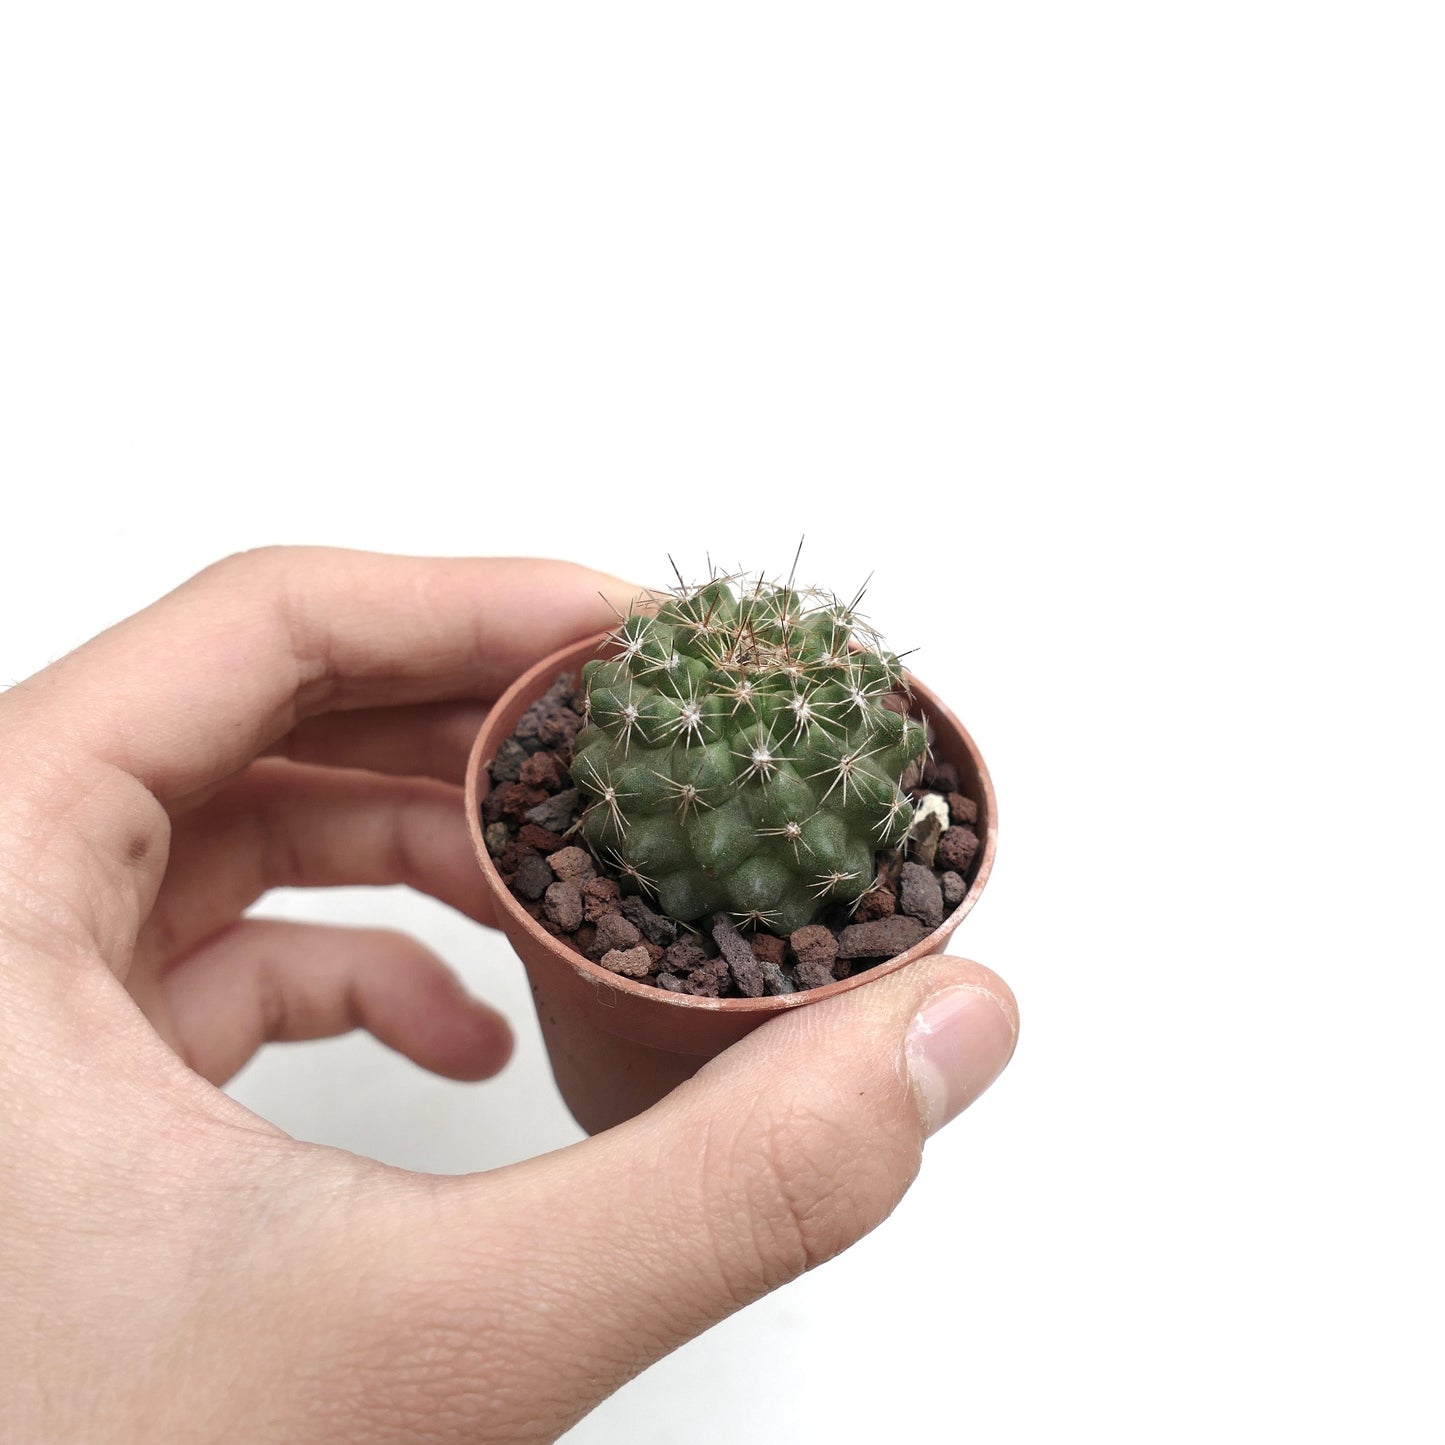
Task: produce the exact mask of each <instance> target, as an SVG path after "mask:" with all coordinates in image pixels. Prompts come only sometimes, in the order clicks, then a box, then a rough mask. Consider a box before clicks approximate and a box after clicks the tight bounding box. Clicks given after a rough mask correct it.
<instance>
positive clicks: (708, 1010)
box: [466, 634, 998, 1134]
mask: <svg viewBox="0 0 1445 1445" xmlns="http://www.w3.org/2000/svg"><path fill="white" fill-rule="evenodd" d="M608 650H609V649H608V648H607V646H606V637H605V634H598V635H597V636H595V637H590V638H588V639H586V640H585V641H582V642H577V643H573V644H572V646H570V647H565V648H563V649H562V650H561V651H559V652H555V653H553V654H552V656H550V657H547V658H544V659H543V660H542V661H541V662H539V663H537V665H536V666H535V667H533V668H531V669H530V670H529V671H527V672H526V673H524V674H523V675H522V676H521V677H520V678H518V679H517V681H516V682H515V683H513V684H512V686H511V687H510V688H508V689H507V691H506V693H505V694H504V695H503V696H502V697H501V699H500V700H499V701H498V702H497V704H496V706H495V707H494V708H492V710H491V711H490V712H489V713H488V714H487V720H486V722H485V723H484V724H483V725H482V730H481V732H480V733H479V734H478V735H477V740H476V742H475V744H474V745H473V747H472V753H471V758H470V760H469V762H468V764H467V779H466V809H467V826H468V828H469V829H470V830H471V836H472V847H473V848H474V849H475V851H476V855H477V862H478V863H479V864H480V865H481V869H482V878H483V881H484V885H485V887H486V889H487V891H488V892H489V893H490V895H491V898H492V903H493V906H494V908H495V911H496V914H497V917H498V919H499V921H500V924H501V927H502V931H503V932H504V933H505V934H506V935H507V938H508V940H509V941H510V942H511V944H512V947H513V948H515V949H516V950H517V953H518V954H519V955H520V956H521V959H522V962H523V964H524V965H525V966H526V969H527V977H528V979H529V980H530V981H531V985H532V996H533V998H534V999H535V1000H536V1003H537V1018H538V1020H539V1022H540V1023H541V1026H542V1038H543V1040H544V1042H545V1043H546V1045H547V1053H548V1056H549V1058H550V1059H551V1063H552V1074H553V1077H554V1078H555V1079H556V1080H557V1087H558V1088H559V1089H560V1090H561V1091H562V1098H563V1099H564V1100H565V1101H566V1104H567V1107H568V1108H569V1109H570V1110H571V1111H572V1116H573V1118H575V1119H576V1120H577V1122H578V1123H579V1124H580V1125H581V1126H582V1127H583V1128H584V1129H586V1130H587V1132H588V1133H590V1134H596V1133H598V1132H599V1131H600V1130H602V1129H607V1128H610V1127H611V1126H612V1125H613V1124H620V1123H621V1122H622V1121H623V1120H624V1119H630V1118H631V1117H632V1116H633V1115H634V1114H640V1113H641V1112H642V1111H643V1110H644V1109H646V1108H648V1107H649V1106H650V1105H652V1104H655V1103H656V1102H657V1101H658V1100H659V1099H660V1098H662V1097H663V1095H664V1094H666V1093H668V1092H669V1091H670V1090H672V1089H673V1088H675V1087H676V1086H677V1085H678V1084H680V1083H682V1081H683V1080H684V1079H688V1078H691V1077H692V1075H693V1074H695V1073H696V1072H697V1071H698V1069H700V1068H701V1067H702V1066H703V1064H705V1063H706V1062H707V1061H708V1060H709V1059H710V1058H712V1057H713V1056H714V1055H715V1054H720V1053H721V1052H722V1051H723V1050H724V1049H725V1048H727V1047H728V1045H729V1044H734V1043H736V1042H737V1041H738V1040H739V1039H740V1038H742V1037H743V1036H744V1035H745V1034H748V1033H751V1032H752V1031H753V1030H754V1029H755V1028H757V1027H758V1025H759V1024H762V1023H766V1022H767V1021H768V1019H770V1018H772V1017H773V1016H774V1015H776V1014H780V1013H782V1012H783V1011H784V1010H785V1009H792V1008H806V1007H807V1006H808V1005H809V1004H814V1003H818V1002H820V1001H821V1000H823V999H826V998H832V997H834V995H836V994H840V993H846V992H847V991H848V990H849V989H853V988H860V987H862V986H863V985H865V984H867V983H868V982H869V981H870V980H872V979H875V978H882V977H883V975H884V974H888V973H892V972H893V971H894V970H895V969H900V968H904V967H906V966H907V965H908V964H910V963H912V962H913V961H914V960H915V959H918V958H922V957H924V956H925V955H927V954H930V953H937V952H939V951H940V950H941V949H943V948H944V947H945V946H946V945H947V943H948V940H949V938H950V937H951V936H952V934H953V930H954V929H955V928H957V927H958V925H959V923H960V922H962V920H963V916H964V914H966V913H967V912H968V911H969V909H970V908H972V907H973V905H974V903H975V902H976V901H977V900H978V895H979V894H980V893H981V892H983V885H984V884H985V883H986V882H987V881H988V875H989V870H990V869H991V868H992V867H993V855H994V850H995V847H996V844H997V838H998V822H997V811H996V807H995V803H994V795H993V784H992V783H991V782H990V780H989V776H988V769H987V768H986V767H985V766H984V762H983V759H982V758H981V757H980V756H979V752H978V749H977V748H976V747H975V746H974V743H973V739H972V738H971V737H969V735H968V733H967V732H965V731H964V729H963V726H962V725H961V724H960V723H959V721H958V719H957V718H955V717H954V716H953V714H952V713H951V712H949V710H948V709H947V708H946V707H945V706H944V705H943V704H942V703H941V702H940V701H939V700H938V698H937V697H935V696H934V695H933V693H931V692H930V691H929V690H928V688H927V687H925V686H924V685H923V684H922V683H920V682H919V681H918V680H917V678H914V677H910V678H909V684H910V686H911V687H912V689H913V700H912V703H911V708H912V711H913V712H914V714H915V715H920V716H921V715H926V716H927V718H928V720H929V722H931V723H932V724H933V728H934V732H935V739H934V745H933V747H934V752H935V754H936V755H937V756H938V757H940V758H942V759H943V760H944V761H946V762H950V763H952V764H953V765H954V767H955V768H957V769H958V776H959V780H960V782H961V784H962V787H963V791H964V793H966V794H967V795H968V796H969V797H970V798H972V799H973V800H974V801H975V802H976V803H977V805H978V822H977V823H976V825H975V828H976V831H977V833H978V835H979V851H978V857H977V860H976V862H975V865H974V876H973V882H972V884H971V885H970V886H969V890H968V893H967V894H966V895H965V896H964V899H963V902H962V903H960V904H959V905H958V907H957V908H955V909H954V910H953V912H952V913H950V914H949V915H948V917H947V918H945V919H944V920H943V922H942V923H941V924H940V925H939V926H938V927H937V928H935V929H934V930H933V932H932V933H930V934H929V935H928V936H927V937H926V938H922V939H920V940H919V941H918V942H917V943H916V944H914V945H913V947H912V948H910V949H909V950H908V951H907V952H906V953H900V954H899V955H898V956H897V957H896V958H890V959H888V960H887V961H885V962H883V963H879V964H876V965H874V966H873V967H872V968H868V969H866V970H864V971H862V972H860V973H856V974H854V975H853V976H852V977H851V978H846V979H842V980H841V981H839V982H837V983H832V984H829V985H827V986H826V987H825V988H815V989H805V990H800V991H799V992H798V993H794V994H782V995H777V996H768V997H764V998H723V999H711V998H694V997H693V996H692V995H691V994H678V993H669V992H667V991H666V990H664V989H660V988H656V987H653V986H652V985H650V984H644V983H637V982H635V981H634V980H632V979H628V978H622V977H619V976H618V975H617V974H614V973H610V972H608V970H607V969H605V968H602V967H600V966H599V965H598V964H595V963H593V962H591V961H590V960H589V959H587V958H585V957H583V955H582V954H580V953H578V952H577V951H576V950H575V949H574V948H572V947H571V945H570V944H568V943H566V942H564V941H562V940H560V939H557V938H554V937H552V935H551V934H550V933H548V932H547V931H546V929H544V928H543V927H542V925H541V924H540V923H538V922H537V921H536V919H534V918H533V917H532V916H531V915H530V914H528V913H527V911H526V910H525V909H524V908H523V907H522V906H521V904H520V903H518V901H517V899H516V898H515V897H514V896H513V894H512V891H511V889H509V888H508V887H507V885H506V884H505V883H504V882H503V881H502V877H501V874H500V873H498V872H497V866H496V863H495V862H494V861H493V859H492V857H491V855H490V854H489V853H488V852H487V846H486V843H485V841H484V840H483V837H482V821H481V803H482V799H483V798H485V797H486V795H487V793H488V792H489V791H490V789H491V779H490V778H489V776H488V773H487V765H488V764H489V763H490V762H491V760H492V757H493V755H494V754H495V753H496V751H497V749H498V747H500V746H501V744H502V742H503V741H504V740H505V739H506V738H509V737H510V736H511V735H512V732H513V731H514V730H515V728H516V726H517V722H518V720H519V719H520V718H521V716H522V714H523V713H524V712H526V710H527V709H528V708H529V707H530V706H531V705H532V704H533V703H534V702H535V701H536V700H537V699H538V698H539V697H541V696H542V694H543V693H544V692H546V691H547V689H548V688H549V687H551V686H552V684H553V683H554V682H555V681H556V680H557V678H558V676H559V675H560V674H561V673H564V672H571V673H577V672H580V670H581V668H582V664H583V663H584V662H586V661H587V660H588V659H589V658H592V657H599V656H605V655H606V654H607V651H608Z"/></svg>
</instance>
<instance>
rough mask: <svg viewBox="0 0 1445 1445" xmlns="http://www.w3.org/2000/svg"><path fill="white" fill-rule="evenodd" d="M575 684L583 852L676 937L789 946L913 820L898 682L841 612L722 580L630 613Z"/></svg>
mask: <svg viewBox="0 0 1445 1445" xmlns="http://www.w3.org/2000/svg"><path fill="white" fill-rule="evenodd" d="M613 641H614V643H615V644H616V646H615V649H614V655H613V656H612V657H610V658H607V659H601V660H596V661H593V662H589V663H588V664H587V665H586V666H585V667H584V668H583V670H582V680H583V685H584V688H585V691H586V695H587V722H586V726H585V727H584V728H583V730H582V731H581V732H580V733H579V734H578V735H577V739H576V743H575V746H574V753H573V762H572V776H573V780H574V781H575V782H576V784H577V786H578V787H579V788H580V789H581V790H582V793H583V796H584V798H585V799H586V800H587V803H588V806H587V810H586V812H585V814H584V815H583V819H582V824H581V829H582V833H583V836H584V837H585V838H586V840H587V842H588V844H589V845H590V846H591V848H592V849H593V851H594V852H595V853H596V854H597V855H598V856H599V857H601V858H605V859H608V860H609V861H611V862H612V863H613V864H614V865H615V866H616V867H617V868H618V869H619V870H620V871H621V872H622V874H623V875H624V877H625V878H628V879H631V880H632V882H633V883H634V884H635V885H636V886H637V887H639V888H640V889H642V890H644V891H645V892H647V893H650V894H651V895H653V896H654V897H655V898H656V900H657V902H658V905H659V906H660V907H661V909H662V910H663V912H665V913H666V914H668V915H669V916H670V917H672V918H675V919H678V920H679V921H682V922H691V921H694V920H697V919H701V918H705V917H707V916H708V915H710V914H712V913H716V912H719V911H726V912H728V913H730V914H732V915H733V916H734V917H735V918H737V919H738V920H740V921H744V922H753V923H757V924H762V925H764V926H766V927H768V928H771V929H773V930H774V931H775V932H778V933H788V932H791V931H792V930H793V929H795V928H800V927H802V926H803V925H804V924H805V923H810V922H812V921H813V920H814V919H815V918H817V917H818V916H819V915H820V914H821V913H822V912H823V910H824V909H825V908H826V907H828V906H829V905H830V904H833V903H840V902H841V903H851V902H853V901H855V900H856V899H857V898H859V897H860V896H861V895H862V894H863V893H864V892H866V891H867V890H868V889H869V888H870V887H871V886H872V884H873V870H874V865H873V855H874V852H875V851H876V850H877V849H880V848H892V847H895V846H897V845H898V844H899V843H900V842H901V841H902V840H903V838H904V836H905V835H906V834H907V831H908V827H909V824H910V823H911V822H912V820H913V809H912V806H911V805H910V803H909V801H908V799H907V797H906V796H905V795H904V794H903V792H902V791H901V789H900V787H899V783H900V781H901V779H902V776H903V772H904V769H905V768H906V767H907V765H908V764H909V763H910V762H911V761H912V760H913V759H914V758H916V757H918V756H919V754H920V753H921V752H922V751H923V746H924V736H923V729H922V728H921V727H920V726H919V725H918V723H917V722H915V721H913V720H912V719H911V718H907V717H904V716H903V715H901V714H900V713H899V712H897V711H895V710H894V709H893V708H890V707H888V706H885V699H886V698H888V697H889V695H890V694H892V693H893V692H894V691H895V689H896V688H898V687H899V686H901V684H902V681H903V671H902V667H901V666H900V664H899V661H898V659H897V658H896V657H895V656H893V654H891V653H888V652H884V651H882V650H881V649H880V648H879V647H878V646H877V645H876V639H873V638H872V637H871V634H869V633H868V632H867V630H866V629H864V628H863V627H861V625H860V624H859V622H858V620H857V619H856V618H855V617H854V615H853V613H852V611H851V610H850V609H849V608H848V607H846V606H843V605H841V604H840V603H839V602H838V601H837V599H836V598H833V597H823V596H819V595H818V594H814V593H800V592H797V591H794V590H793V589H792V588H790V587H774V586H770V585H768V584H766V583H753V584H750V585H748V586H745V587H743V588H741V589H740V590H736V591H735V587H734V584H733V582H732V581H731V579H714V580H713V581H710V582H708V583H706V584H704V585H703V586H701V587H698V588H696V589H689V590H684V591H681V592H680V593H679V594H678V595H676V596H673V597H671V598H669V600H667V601H666V602H664V603H663V604H662V606H661V607H660V608H658V610H657V611H656V612H655V613H652V614H634V615H633V616H631V617H629V618H628V619H627V620H626V622H624V623H623V624H622V626H621V627H619V628H618V630H617V631H616V633H614V634H613Z"/></svg>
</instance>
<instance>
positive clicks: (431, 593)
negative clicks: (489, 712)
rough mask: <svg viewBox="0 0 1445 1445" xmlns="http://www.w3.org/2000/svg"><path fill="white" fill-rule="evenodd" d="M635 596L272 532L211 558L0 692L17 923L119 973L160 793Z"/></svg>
mask: <svg viewBox="0 0 1445 1445" xmlns="http://www.w3.org/2000/svg"><path fill="white" fill-rule="evenodd" d="M636 595H637V589H635V588H633V587H631V586H629V585H628V584H627V583H624V582H622V581H620V580H619V579H618V578H615V577H609V576H607V575H606V574H605V573H601V572H593V571H590V570H589V569H587V568H585V567H579V566H576V565H573V564H571V563H566V562H551V561H539V560H532V559H527V558H494V559H453V558H447V559H442V558H429V557H394V556H383V555H379V554H374V553H366V552H346V551H339V550H334V549H329V548H267V549H263V550H261V551H258V552H249V553H243V554H240V555H238V556H236V557H232V558H228V559H227V560H225V561H223V562H219V563H217V564H215V565H214V566H212V567H209V568H207V569H206V570H205V571H204V572H202V573H200V574H199V575H197V576H196V577H193V578H192V579H191V580H190V581H189V582H186V583H184V584H182V586H180V587H179V588H177V589H176V590H175V591H174V592H172V593H170V594H169V595H168V596H166V597H163V598H161V600H160V601H159V602H156V603H154V604H152V605H151V606H150V607H147V608H145V609H144V610H143V611H141V612H138V613H137V614H136V615H135V616H134V617H131V618H129V619H127V620H126V621H124V622H121V623H119V624H118V625H116V626H115V627H113V628H111V629H110V630H109V631H107V632H104V633H102V634H101V635H100V636H99V637H97V638H95V639H93V640H92V641H90V642H88V643H86V644H85V645H84V646H83V647H80V648H78V649H77V650H76V651H75V652H72V653H71V654H70V655H69V656H67V657H64V658H62V659H61V660H60V661H59V662H57V663H54V664H52V665H51V666H50V667H48V668H46V669H45V670H44V671H42V672H40V673H37V674H36V675H35V676H34V677H33V678H30V679H29V680H28V681H26V682H23V683H20V684H19V685H18V686H16V687H13V688H11V689H10V691H9V692H7V693H5V694H4V695H3V696H0V727H3V728H4V730H5V733H6V737H5V740H4V741H5V746H4V747H3V748H0V840H3V841H4V843H5V848H6V853H7V854H8V856H5V857H0V866H3V868H4V870H5V873H6V875H7V876H10V877H13V878H15V879H18V880H28V882H26V884H25V890H24V892H25V896H24V898H23V899H22V900H21V901H20V905H19V906H18V915H17V916H18V918H19V920H20V923H21V924H23V926H24V929H25V932H26V934H27V936H29V937H31V938H33V939H38V940H41V941H42V943H43V947H44V949H45V951H46V952H47V953H48V954H54V953H55V952H56V950H57V949H60V950H69V949H71V948H73V947H74V946H75V945H76V944H77V943H79V945H80V947H81V950H82V952H85V953H89V952H90V951H91V950H92V949H93V950H95V951H97V952H98V953H99V954H100V955H101V956H102V957H103V958H104V959H105V960H106V961H107V963H108V964H109V965H110V966H111V968H112V969H115V970H117V971H119V972H123V971H124V969H125V968H126V967H127V966H128V962H129V951H130V948H131V946H132V945H133V943H134V940H135V937H136V933H137V930H138V929H139V927H140V925H141V923H142V922H143V921H144V919H145V917H146V916H147V914H148V913H149V911H150V908H151V905H152V902H153V901H154V898H155V893H156V890H157V888H159V886H160V881H161V878H162V876H163V875H164V871H165V864H166V856H167V851H168V839H169V834H170V819H169V816H168V814H167V812H166V807H165V805H168V804H175V803H176V802H178V801H180V800H182V799H184V798H186V797H187V796H188V795H191V794H195V793H198V792H199V791H201V790H203V789H205V788H208V787H210V786H211V785H213V784H214V783H215V782H216V781H217V780H219V779H222V778H225V777H228V776H230V775H231V774H233V773H236V772H238V771H239V770H240V769H241V768H243V767H245V766H246V764H247V763H249V762H250V761H251V759H253V758H254V757H255V756H256V755H257V754H258V753H260V752H262V751H264V750H265V749H266V748H267V747H269V746H270V745H271V744H272V743H274V742H275V741H276V740H277V739H278V738H280V737H282V736H283V735H284V734H285V733H287V732H289V731H290V730H291V729H292V728H293V727H294V726H295V725H296V723H298V722H299V721H301V720H302V719H303V718H306V717H310V716H314V715H316V714H318V713H321V712H326V711H331V710H335V709H348V708H360V707H372V706H378V705H382V704H387V705H396V704H405V703H414V702H424V701H431V700H441V699H448V698H462V697H467V698H477V699H481V700H484V701H485V700H488V699H490V698H493V697H495V696H496V695H497V694H498V693H499V692H500V691H501V690H502V689H503V688H505V687H506V685H507V683H508V682H510V681H511V679H512V678H513V677H515V676H516V675H517V674H518V673H520V672H521V671H523V670H524V669H525V668H526V667H527V666H528V665H530V664H531V663H532V662H533V661H535V660H536V659H537V658H539V657H542V656H545V655H546V654H547V653H548V652H551V651H553V650H555V649H556V648H558V647H560V646H562V645H563V644H565V643H566V642H569V641H572V640H573V639H575V638H577V637H580V636H585V635H586V634H587V633H588V632H591V631H596V630H598V629H600V628H602V627H604V626H607V625H609V624H610V623H611V622H614V621H615V620H616V617H617V615H618V613H619V612H625V611H626V609H627V607H628V605H629V603H630V602H631V601H632V600H633V599H634V598H635V597H636ZM158 804H159V805H160V806H158ZM12 921H13V920H12ZM3 926H4V920H0V928H3Z"/></svg>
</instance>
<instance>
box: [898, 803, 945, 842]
mask: <svg viewBox="0 0 1445 1445" xmlns="http://www.w3.org/2000/svg"><path fill="white" fill-rule="evenodd" d="M929 818H937V819H938V822H939V825H940V827H943V828H946V827H948V804H947V803H946V802H944V800H943V799H942V798H940V797H939V796H938V794H937V793H927V794H925V795H924V798H923V801H922V802H921V803H919V805H918V806H917V807H916V808H915V809H914V810H913V822H912V823H910V824H909V825H908V836H909V837H910V838H921V837H922V836H923V834H924V832H925V831H926V830H927V827H928V819H929Z"/></svg>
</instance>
